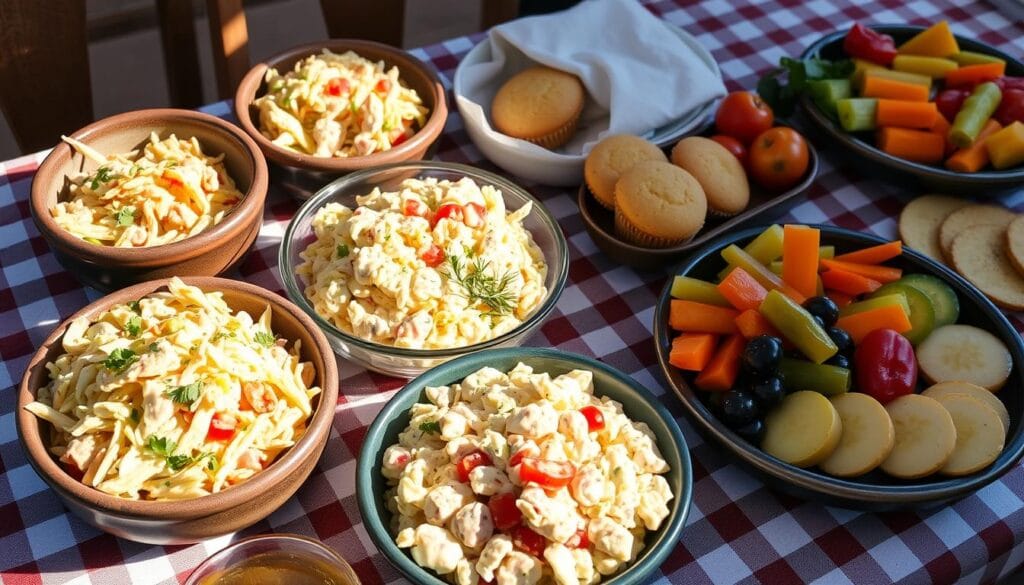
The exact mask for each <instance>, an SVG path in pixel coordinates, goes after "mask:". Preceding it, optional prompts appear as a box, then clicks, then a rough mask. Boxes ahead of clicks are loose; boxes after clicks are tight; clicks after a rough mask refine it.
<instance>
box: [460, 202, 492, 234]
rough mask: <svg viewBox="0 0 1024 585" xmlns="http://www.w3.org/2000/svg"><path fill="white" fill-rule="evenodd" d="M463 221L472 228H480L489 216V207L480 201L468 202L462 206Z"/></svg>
mask: <svg viewBox="0 0 1024 585" xmlns="http://www.w3.org/2000/svg"><path fill="white" fill-rule="evenodd" d="M462 214H463V218H462V221H464V222H465V223H466V225H467V226H469V227H471V228H478V227H480V226H482V225H484V222H485V221H486V217H487V208H486V207H484V206H483V205H480V204H479V203H472V202H471V203H467V204H466V205H465V206H463V208H462Z"/></svg>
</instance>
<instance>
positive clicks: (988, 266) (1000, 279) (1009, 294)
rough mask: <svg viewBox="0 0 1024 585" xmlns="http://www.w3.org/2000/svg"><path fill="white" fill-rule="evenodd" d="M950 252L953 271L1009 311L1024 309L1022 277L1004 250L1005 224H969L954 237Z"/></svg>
mask: <svg viewBox="0 0 1024 585" xmlns="http://www.w3.org/2000/svg"><path fill="white" fill-rule="evenodd" d="M951 252H952V254H951V258H952V262H953V266H954V267H955V268H956V271H957V272H959V273H960V274H961V276H963V277H964V278H966V279H967V280H969V281H971V283H972V284H974V286H976V287H978V290H980V291H981V292H983V293H985V296H987V297H988V298H989V299H991V300H992V302H993V303H995V304H997V305H999V306H1000V307H1002V308H1004V309H1009V310H1011V311H1021V310H1024V277H1021V275H1020V274H1018V273H1017V271H1016V269H1014V267H1013V264H1012V263H1011V262H1010V258H1009V255H1008V254H1007V253H1006V226H1001V225H995V224H987V225H975V226H972V227H971V228H970V229H968V230H965V231H963V232H962V233H961V234H960V235H958V236H957V237H956V238H955V239H954V240H953V246H952V250H951Z"/></svg>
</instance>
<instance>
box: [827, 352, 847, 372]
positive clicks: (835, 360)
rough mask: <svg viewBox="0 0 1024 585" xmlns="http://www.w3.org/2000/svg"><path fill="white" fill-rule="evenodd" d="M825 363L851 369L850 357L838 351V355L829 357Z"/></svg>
mask: <svg viewBox="0 0 1024 585" xmlns="http://www.w3.org/2000/svg"><path fill="white" fill-rule="evenodd" d="M825 363H826V364H828V365H830V366H839V367H840V368H846V369H847V370H849V369H850V358H848V357H846V355H844V354H841V353H837V354H836V355H834V356H832V357H830V358H828V360H827V361H826V362H825Z"/></svg>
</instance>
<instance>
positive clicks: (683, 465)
mask: <svg viewBox="0 0 1024 585" xmlns="http://www.w3.org/2000/svg"><path fill="white" fill-rule="evenodd" d="M519 362H523V363H525V364H527V365H529V366H532V367H533V368H534V370H536V371H543V372H548V373H550V374H551V375H552V376H557V375H560V374H564V373H566V372H569V371H571V370H574V369H587V370H590V371H592V372H594V394H596V395H597V396H608V397H609V398H612V399H613V400H616V401H618V402H621V403H622V405H623V409H624V410H625V412H626V415H627V416H629V418H631V419H632V420H634V421H642V422H645V423H647V425H648V426H649V427H650V428H651V430H652V431H653V432H654V434H655V436H656V438H657V441H658V448H659V449H661V454H662V456H663V457H664V458H665V461H667V462H668V464H669V466H670V468H671V469H670V470H669V472H668V473H667V474H665V479H666V480H668V483H669V485H670V486H671V487H672V492H673V493H674V494H675V495H676V497H675V499H673V500H672V502H671V507H672V510H671V513H670V514H669V516H668V518H666V519H665V522H664V523H663V525H662V526H661V528H660V529H659V530H657V531H655V532H651V533H649V534H648V535H647V546H646V547H645V548H644V550H643V552H642V553H641V554H640V556H639V557H638V558H637V560H636V561H635V562H634V563H632V564H631V565H629V566H627V567H626V568H625V569H624V570H622V571H620V572H619V573H617V574H616V575H615V576H614V577H613V578H611V579H607V580H604V581H602V583H603V584H605V585H633V584H635V583H640V582H641V581H643V579H644V577H645V576H647V575H648V574H649V573H650V572H651V571H653V570H654V569H656V568H657V567H659V566H660V565H661V563H662V562H663V561H664V560H665V558H666V557H667V556H668V554H669V553H670V552H671V551H672V549H673V548H674V547H675V546H676V543H677V542H679V534H680V533H681V532H682V530H683V526H684V525H685V523H686V516H687V514H688V513H689V510H690V501H691V499H692V496H693V479H692V478H693V474H692V472H691V467H690V454H689V450H688V449H687V447H686V441H685V440H684V439H683V434H682V433H681V432H680V430H679V426H678V425H677V424H676V422H675V419H673V418H672V415H671V414H669V412H668V410H667V409H666V408H665V407H664V405H662V404H661V400H660V399H659V398H657V397H655V396H654V395H652V394H651V393H650V392H648V391H647V390H646V389H645V388H644V387H642V386H641V385H640V384H639V383H637V382H636V380H634V379H632V378H630V377H629V376H627V375H626V374H624V373H622V372H620V371H618V370H616V369H615V368H612V367H610V366H608V365H605V364H603V363H601V362H599V361H596V360H593V359H591V358H588V357H584V356H581V355H576V354H572V353H566V352H561V351H556V350H553V349H542V348H504V349H492V350H484V351H480V352H476V353H473V354H470V355H466V356H463V357H459V358H456V359H454V360H452V361H450V362H447V363H445V364H443V365H440V366H437V367H435V368H433V369H431V370H429V371H427V372H425V373H424V374H422V375H421V376H419V377H418V378H416V379H414V380H412V381H411V382H409V383H408V384H407V385H406V386H405V388H403V389H402V390H401V391H399V392H398V393H397V394H395V396H394V397H393V398H392V399H391V400H390V401H388V403H387V404H386V405H385V406H384V409H383V410H381V412H380V414H378V415H377V418H376V419H374V421H373V424H371V425H370V429H369V431H368V432H367V434H366V438H365V439H364V440H363V448H362V450H361V451H360V452H359V462H358V464H357V466H356V486H357V489H356V499H357V500H358V502H359V513H360V514H362V516H363V525H364V526H365V527H366V531H367V532H368V533H369V535H370V538H371V539H372V540H373V543H374V545H376V547H377V548H378V549H379V550H380V551H381V552H382V553H384V556H385V557H387V559H388V560H389V561H391V564H393V565H394V566H395V567H396V568H397V569H398V570H399V571H401V572H402V573H403V574H404V575H405V576H406V577H407V578H408V579H409V580H410V581H412V582H413V583H418V584H421V585H445V584H446V582H445V581H443V580H442V579H441V578H440V577H438V576H437V575H436V574H434V573H433V572H432V571H428V570H426V569H424V568H422V567H420V566H419V565H417V564H416V563H415V562H414V561H413V560H412V557H411V556H409V553H408V552H407V551H405V550H402V549H400V548H398V546H397V545H395V541H394V538H393V537H392V535H391V534H390V533H389V532H388V529H387V524H388V520H389V519H390V515H391V513H390V512H389V511H388V510H387V508H386V507H385V505H384V497H383V494H384V491H385V490H386V489H387V482H386V480H385V479H384V476H383V475H381V473H380V462H381V458H382V456H383V454H384V450H385V449H386V448H387V447H388V446H389V445H392V444H394V443H397V442H398V434H399V433H400V432H401V431H402V430H403V429H404V428H405V426H406V425H407V424H408V423H409V408H411V407H412V405H413V404H415V403H417V402H426V400H427V398H426V395H425V393H424V388H426V387H427V386H446V385H449V384H453V383H456V382H459V381H461V380H462V379H463V378H465V377H466V376H468V375H469V374H472V373H473V372H475V371H477V370H479V369H480V368H483V367H485V366H490V367H493V368H496V369H498V370H501V371H508V370H511V369H512V368H513V367H515V365H516V364H517V363H519Z"/></svg>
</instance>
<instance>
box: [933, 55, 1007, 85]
mask: <svg viewBox="0 0 1024 585" xmlns="http://www.w3.org/2000/svg"><path fill="white" fill-rule="evenodd" d="M1004 73H1006V63H1005V62H1004V61H998V62H995V63H982V64H980V65H967V66H965V67H961V68H959V69H954V70H953V71H950V72H948V73H946V82H945V83H946V87H959V86H961V85H969V86H971V87H973V86H975V85H978V84H979V83H984V82H986V81H992V80H993V79H996V78H997V77H1002V76H1003V74H1004Z"/></svg>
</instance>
